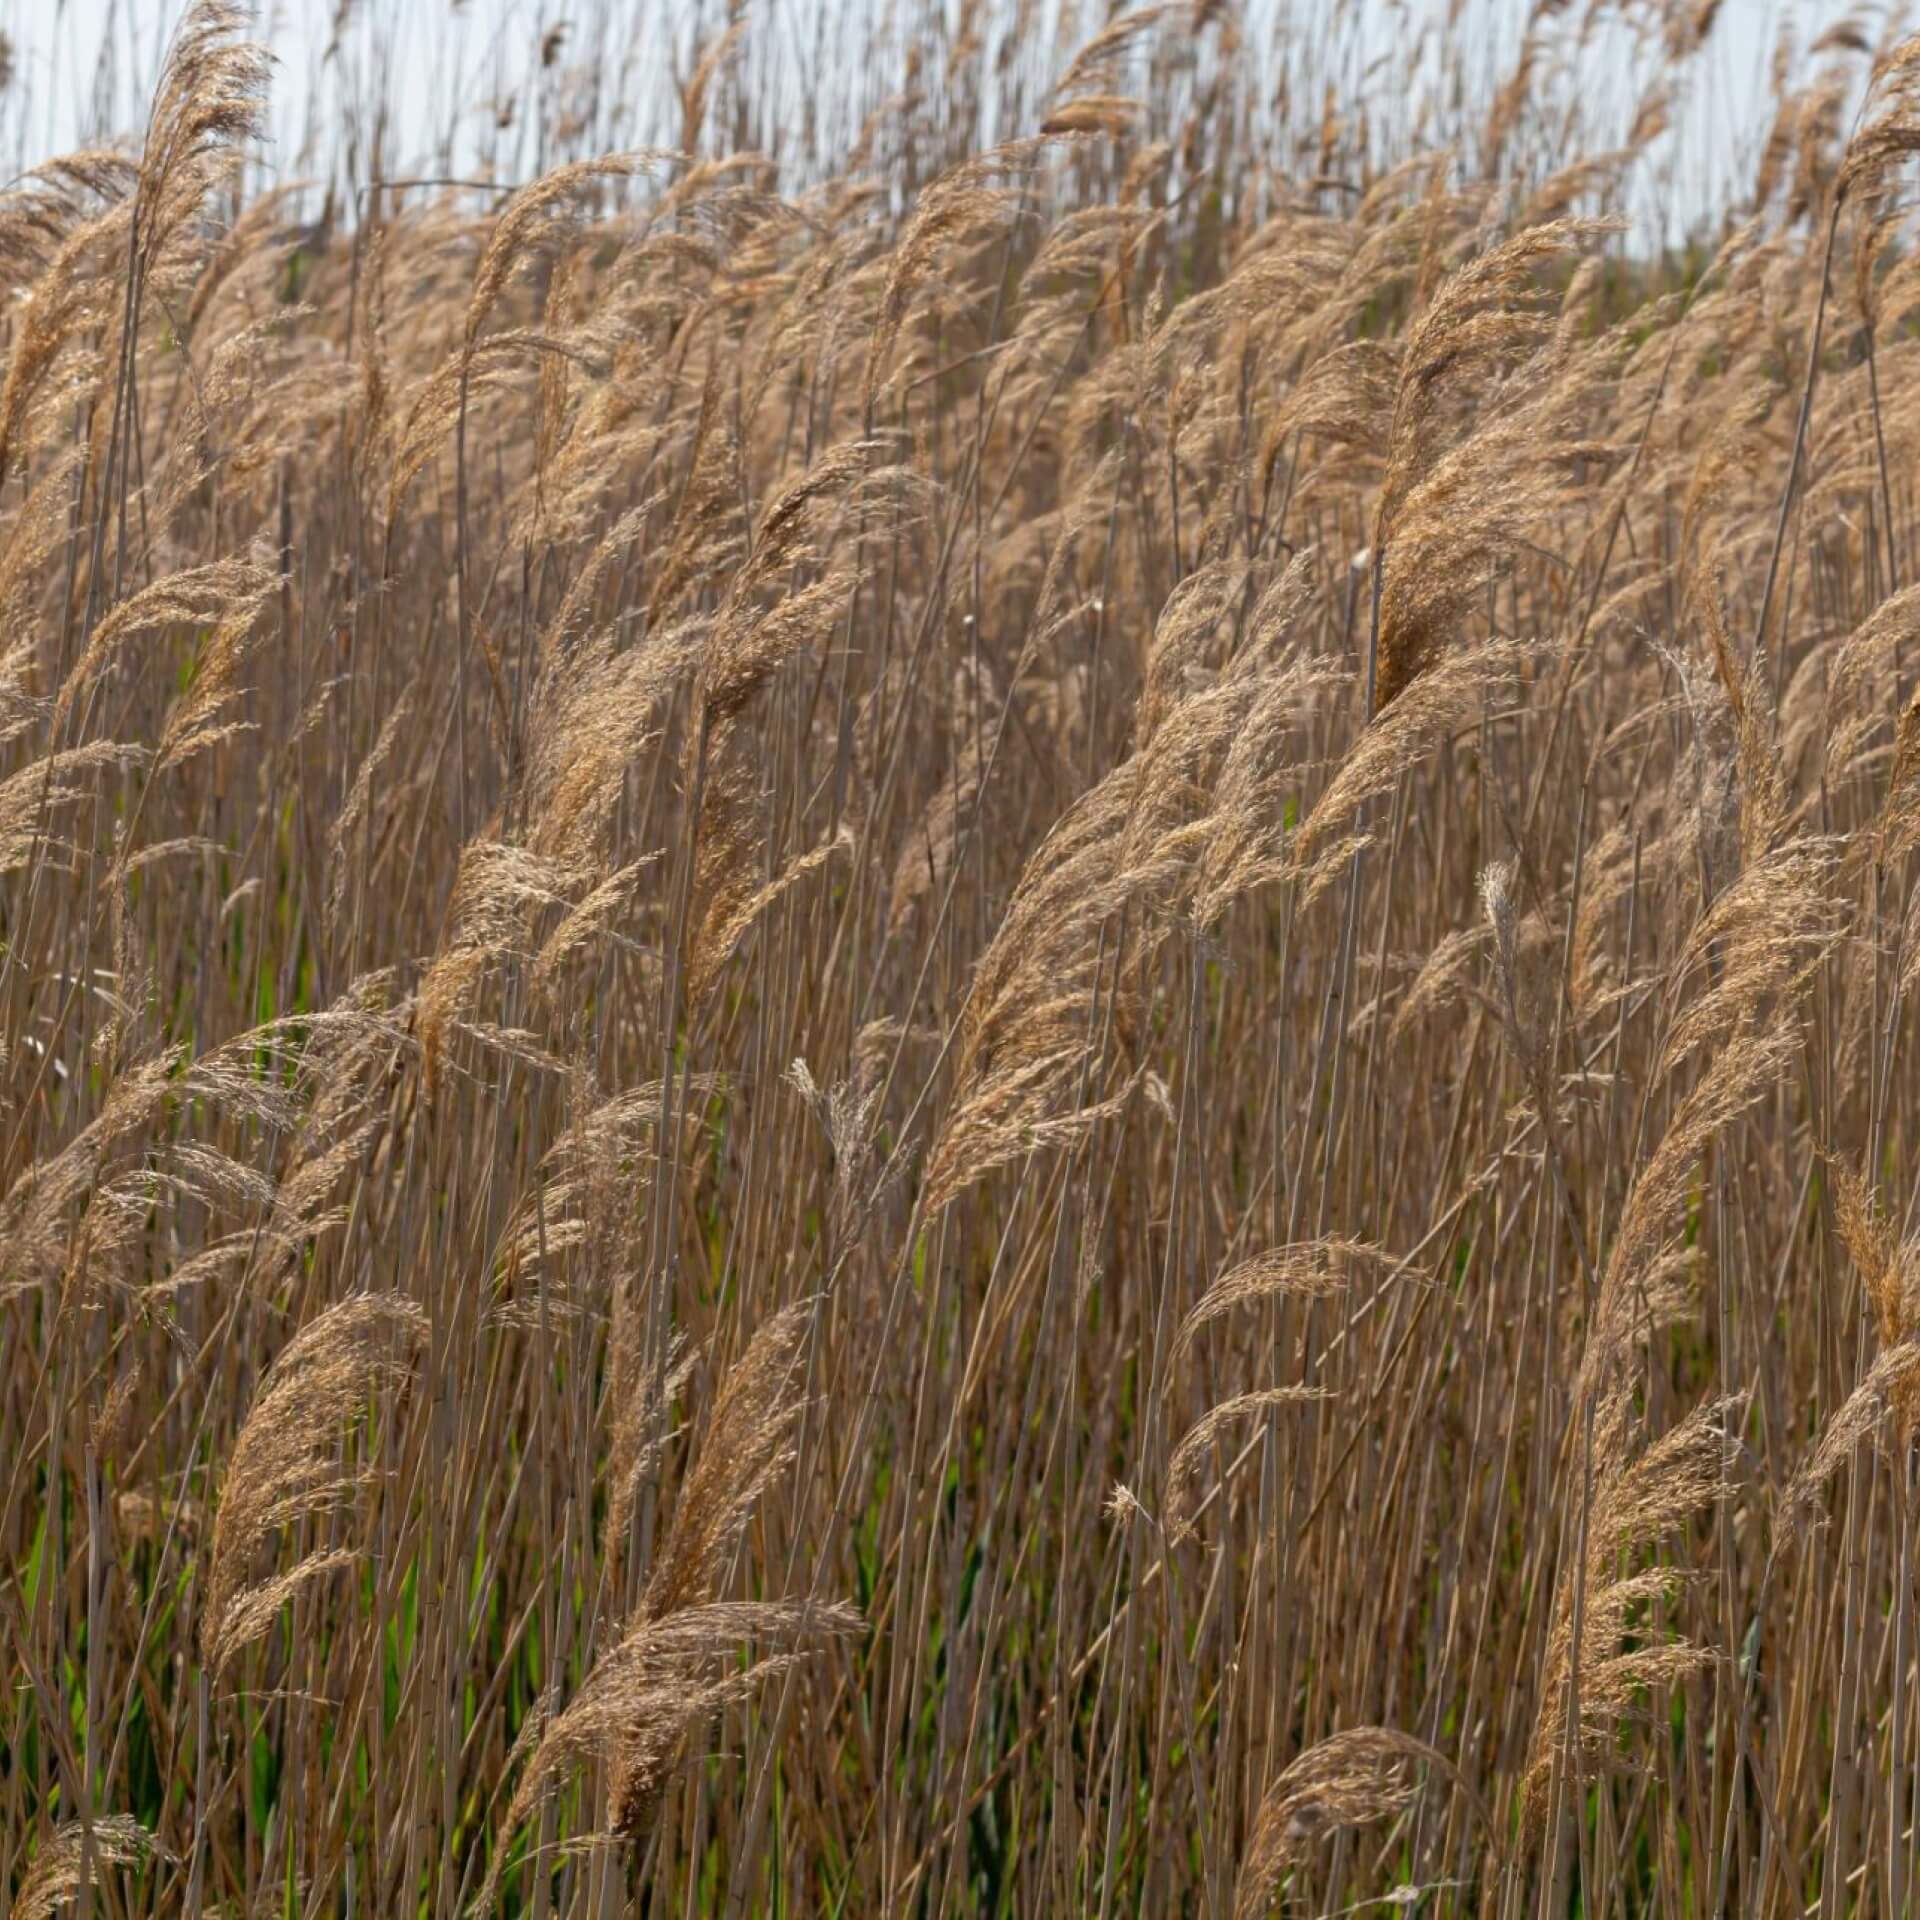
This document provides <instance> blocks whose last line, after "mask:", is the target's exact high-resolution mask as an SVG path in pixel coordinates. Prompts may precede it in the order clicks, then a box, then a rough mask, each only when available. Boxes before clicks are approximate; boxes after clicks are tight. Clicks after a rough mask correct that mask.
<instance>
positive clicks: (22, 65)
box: [0, 0, 1847, 217]
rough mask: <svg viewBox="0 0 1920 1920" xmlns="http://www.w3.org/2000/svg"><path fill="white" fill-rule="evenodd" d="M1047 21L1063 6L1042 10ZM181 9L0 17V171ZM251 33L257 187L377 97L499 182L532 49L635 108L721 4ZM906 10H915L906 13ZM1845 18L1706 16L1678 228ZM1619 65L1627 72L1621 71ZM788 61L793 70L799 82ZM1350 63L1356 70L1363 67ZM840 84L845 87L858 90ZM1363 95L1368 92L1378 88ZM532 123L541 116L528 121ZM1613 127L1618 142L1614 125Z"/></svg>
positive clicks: (50, 0) (789, 27)
mask: <svg viewBox="0 0 1920 1920" xmlns="http://www.w3.org/2000/svg"><path fill="white" fill-rule="evenodd" d="M1053 3H1054V5H1058V4H1060V0H1053ZM182 4H183V0H0V27H4V28H5V30H6V31H7V33H8V34H9V36H10V37H11V40H12V42H13V47H14V59H15V78H14V81H13V85H12V87H11V88H10V89H9V91H8V92H7V93H6V94H5V95H4V96H0V165H4V166H5V167H7V168H10V169H13V170H18V169H20V168H23V167H26V166H30V165H32V164H34V163H36V162H37V161H40V160H43V159H46V158H48V157H50V156H51V155H53V154H56V153H60V152H64V151H67V150H69V149H71V148H73V147H75V146H78V145H80V144H82V143H83V142H84V141H85V139H86V138H87V137H88V136H89V135H90V134H92V133H94V132H96V131H99V130H100V129H101V128H102V127H106V128H113V129H118V130H125V129H126V128H128V127H131V126H134V125H137V124H138V122H139V119H140V117H141V115H140V103H142V102H143V101H144V99H145V98H146V96H147V94H148V93H149V92H150V90H151V86H152V80H153V75H154V73H155V71H156V68H157V66H158V63H159V59H160V56H161V53H162V50H163V48H164V46H165V43H166V39H167V36H168V34H169V33H170V32H171V30H172V28H173V26H174V24H175V23H176V21H177V20H178V18H179V15H180V12H181V10H182ZM259 4H260V6H261V8H262V16H263V22H262V26H263V33H264V37H265V38H266V39H267V41H268V43H269V44H270V45H271V46H272V48H273V50H274V52H275V54H276V56H277V58H278V60H279V63H280V64H279V67H278V70H277V74H276V80H275V97H274V113H273V136H274V137H273V140H272V142H271V145H270V147H269V149H268V151H267V152H266V153H264V154H263V155H262V156H261V160H262V164H263V165H264V166H265V168H266V169H267V170H268V171H269V172H270V173H275V174H280V175H284V176H289V177H293V176H304V175H307V174H310V173H311V172H312V171H314V170H315V168H316V167H324V166H326V165H329V164H331V163H332V162H333V160H334V159H335V158H336V157H337V139H338V135H339V131H340V128H341V125H342V103H343V102H359V103H361V104H363V105H364V103H365V102H367V101H368V100H370V99H371V98H373V97H374V96H375V94H376V93H377V92H378V91H379V90H380V89H381V88H384V89H385V91H386V96H387V99H388V102H389V111H390V117H391V124H392V127H393V130H394V133H395V135H396V136H397V137H396V138H395V140H394V142H393V147H392V149H390V150H389V152H388V154H387V156H386V161H387V167H388V170H389V172H392V171H393V170H394V169H395V168H397V167H398V168H404V167H409V166H416V167H417V166H422V165H426V166H432V165H433V164H435V163H436V162H439V161H443V160H445V159H446V158H447V155H448V148H449V139H448V134H449V129H454V130H455V131H454V133H453V138H452V143H451V144H452V155H451V164H453V165H454V166H455V167H456V168H459V169H463V170H464V169H465V168H467V167H469V166H472V167H475V168H479V169H481V170H486V169H488V168H490V169H491V170H492V171H493V172H494V174H495V175H496V177H506V178H515V177H520V176H521V175H522V174H523V173H524V171H525V170H526V169H527V168H528V167H530V166H531V165H532V164H533V162H534V161H535V159H536V158H537V156H536V155H535V154H533V153H532V152H530V151H529V149H528V146H527V144H526V143H527V141H528V140H529V138H530V136H529V135H528V134H527V132H526V131H525V129H526V126H527V125H528V124H530V122H529V120H528V117H527V116H525V115H524V114H523V115H522V116H521V124H520V125H519V126H516V127H515V128H514V129H513V130H512V131H511V132H509V133H507V134H504V135H503V134H501V133H499V132H498V131H497V130H496V129H495V128H494V126H493V123H492V120H491V117H490V116H489V115H488V113H487V112H486V109H485V103H486V102H487V101H488V100H489V99H491V98H494V97H507V96H513V95H519V96H521V98H522V100H524V97H525V93H526V89H527V85H528V79H529V76H530V75H535V76H537V75H538V72H539V67H538V58H537V49H538V48H539V46H540V43H541V40H542V37H543V36H544V35H545V33H546V32H547V30H548V29H549V28H550V27H552V26H553V25H555V24H556V23H558V22H561V21H567V20H569V19H571V21H572V22H573V23H574V39H573V43H572V45H571V46H570V47H569V49H568V58H569V59H570V60H573V61H576V62H578V61H580V60H582V59H586V60H590V61H594V62H596V63H597V64H598V65H599V67H600V68H601V69H602V70H603V71H604V72H605V74H606V77H607V81H608V87H609V90H610V92H612V93H613V94H615V95H630V96H632V97H634V98H635V100H636V101H637V100H638V98H639V97H640V96H643V95H651V96H652V97H653V98H654V99H655V100H661V99H668V100H670V99H671V98H672V94H671V80H670V68H671V65H672V61H671V56H670V49H671V48H672V47H673V46H674V45H676V44H678V45H679V46H681V47H684V46H685V45H686V43H687V40H688V37H689V35H690V33H691V32H692V30H693V28H694V26H695V25H696V24H701V25H704V27H705V28H706V29H707V30H709V31H711V30H712V28H713V26H714V24H715V23H716V21H718V20H720V19H722V18H724V9H723V7H722V6H721V4H719V0H461V3H460V4H454V3H452V0H346V4H345V5H344V6H343V0H259ZM919 4H920V0H914V5H915V6H916V8H917V6H918V5H919ZM1329 4H1330V5H1332V6H1334V7H1336V8H1338V9H1340V13H1339V18H1340V20H1341V23H1342V24H1341V29H1340V31H1341V34H1342V36H1343V37H1344V39H1345V41H1346V43H1347V49H1346V57H1345V59H1344V60H1343V62H1342V64H1343V66H1345V67H1347V68H1352V67H1353V66H1354V65H1355V64H1356V59H1355V56H1356V54H1357V53H1364V52H1366V51H1371V50H1373V49H1375V48H1377V50H1378V52H1379V53H1380V54H1381V55H1384V56H1387V57H1388V58H1387V59H1386V60H1384V61H1383V62H1382V65H1383V68H1384V67H1388V66H1390V65H1391V56H1392V55H1393V53H1394V52H1395V50H1396V49H1399V48H1402V47H1404V46H1405V45H1406V44H1407V41H1408V38H1409V36H1412V37H1414V38H1415V39H1417V38H1418V37H1419V36H1420V35H1421V34H1422V33H1423V32H1426V33H1431V32H1432V31H1433V30H1434V28H1435V26H1436V24H1437V23H1438V22H1439V20H1440V19H1441V18H1442V17H1443V16H1444V15H1445V14H1446V12H1447V11H1448V7H1449V0H1321V5H1323V6H1324V5H1329ZM889 5H890V0H751V4H750V6H749V8H748V21H749V28H748V30H749V33H750V34H752V35H753V36H755V38H756V39H759V40H760V43H761V46H762V49H763V50H764V49H765V48H767V47H773V48H775V49H777V50H779V51H781V52H783V53H784V52H786V51H788V50H792V51H793V52H794V53H795V54H796V55H797V54H798V53H799V52H801V51H802V50H804V48H805V47H806V46H808V45H810V44H811V43H812V40H813V32H814V29H815V27H816V26H818V25H819V24H820V22H821V20H822V17H823V15H824V18H825V19H826V20H828V21H830V22H832V23H833V27H834V32H835V33H836V34H837V35H838V36H839V40H840V44H858V43H859V36H857V35H854V34H850V33H849V32H848V31H847V29H846V25H845V23H846V22H847V21H848V20H849V19H850V18H858V17H860V16H861V15H862V14H863V12H867V11H869V10H873V9H877V10H878V12H877V15H876V16H875V17H884V15H885V13H886V12H887V10H888V8H889ZM1453 7H1454V10H1455V11H1456V13H1457V15H1458V22H1457V25H1456V28H1455V31H1456V33H1457V34H1459V35H1460V36H1461V37H1462V42H1463V44H1465V45H1466V46H1467V47H1468V48H1470V49H1471V61H1470V64H1471V66H1472V67H1473V69H1474V71H1476V72H1478V73H1483V74H1487V75H1491V76H1493V77H1495V78H1497V77H1498V76H1499V75H1501V74H1502V73H1504V72H1505V71H1506V70H1507V69H1508V68H1509V67H1510V65H1511V62H1512V58H1513V55H1514V52H1515V51H1516V50H1517V48H1518V45H1519V42H1520V37H1521V33H1522V31H1523V29H1524V25H1525V21H1526V17H1527V0H1453ZM343 11H344V12H345V13H347V14H349V15H350V16H351V22H352V24H351V27H350V30H349V32H348V33H347V35H346V36H345V38H344V40H342V41H341V42H340V45H339V47H338V49H337V50H336V51H335V52H334V53H333V54H332V55H331V56H330V55H329V51H328V50H329V47H330V44H332V43H333V42H334V40H335V31H334V29H335V21H336V18H337V17H338V16H339V15H340V14H341V13H342V12H343ZM1319 11H1320V8H1319V7H1318V6H1316V4H1315V0H1243V4H1242V7H1241V12H1242V15H1243V17H1244V18H1245V19H1246V22H1247V56H1246V57H1248V58H1251V59H1253V60H1255V61H1257V62H1260V63H1261V67H1260V70H1261V71H1262V72H1266V71H1270V70H1271V69H1272V63H1273V62H1274V61H1275V60H1276V59H1278V58H1279V57H1280V55H1279V54H1278V53H1277V52H1276V49H1278V48H1280V47H1282V46H1283V45H1284V44H1285V43H1286V42H1287V40H1288V38H1289V36H1290V35H1292V36H1293V37H1294V38H1295V39H1296V40H1297V39H1299V38H1300V37H1301V35H1300V34H1299V32H1298V30H1297V23H1298V22H1299V21H1300V20H1301V18H1302V17H1303V16H1307V17H1310V16H1312V15H1314V14H1315V13H1318V12H1319ZM1845 11H1847V8H1846V6H1845V5H1844V3H1843V0H1723V4H1722V6H1721V9H1720V15H1719V20H1718V23H1717V25H1716V27H1715V29H1714V33H1713V37H1712V39H1711V41H1710V42H1709V44H1708V47H1707V50H1706V52H1705V54H1704V55H1703V56H1702V57H1701V58H1699V59H1698V60H1696V61H1695V62H1694V63H1693V64H1692V66H1691V67H1690V69H1689V86H1690V88H1691V95H1692V97H1691V99H1690V100H1689V101H1688V102H1687V103H1686V105H1685V107H1684V110H1683V111H1682V112H1681V113H1679V114H1677V115H1676V129H1677V130H1676V132H1675V134H1674V136H1673V151H1672V154H1671V161H1672V164H1671V166H1670V168H1668V169H1666V171H1667V172H1668V173H1669V175H1670V177H1671V178H1672V179H1673V180H1676V181H1679V182H1682V183H1684V184H1683V185H1682V186H1681V187H1680V188H1679V189H1678V190H1679V191H1680V192H1682V193H1683V194H1685V195H1686V196H1687V197H1688V198H1689V199H1690V200H1691V201H1692V202H1693V203H1694V204H1692V205H1689V206H1688V207H1686V208H1685V209H1683V210H1682V213H1683V217H1691V216H1692V215H1694V214H1697V213H1698V212H1700V211H1703V210H1705V209H1708V208H1712V207H1714V206H1717V205H1719V204H1721V203H1722V201H1723V199H1724V196H1725V195H1726V194H1727V193H1728V192H1729V191H1730V190H1732V189H1733V188H1734V186H1735V184H1736V183H1738V182H1741V181H1744V180H1746V179H1748V178H1750V177H1751V161H1752V156H1753V153H1754V151H1755V150H1756V147H1757V143H1758V141H1759V139H1760V137H1761V135H1762V133H1763V132H1764V127H1765V122H1766V118H1767V114H1768V111H1769V105H1770V91H1769V85H1768V76H1769V67H1770V62H1771V57H1772V50H1773V48H1774V46H1775V44H1776V42H1777V40H1778V37H1779V33H1780V29H1781V27H1782V26H1783V24H1787V23H1791V26H1792V28H1793V31H1794V35H1795V39H1796V42H1797V44H1798V45H1799V46H1801V47H1805V46H1806V45H1808V44H1809V43H1810V42H1811V41H1812V40H1813V39H1814V38H1815V37H1816V36H1817V34H1818V33H1819V32H1820V31H1821V29H1822V28H1823V27H1825V26H1827V25H1830V24H1831V23H1832V22H1834V21H1835V20H1837V19H1839V18H1840V17H1841V16H1842V14H1843V13H1844V12H1845ZM1104 13H1105V6H1104V0H1082V6H1081V15H1082V17H1083V18H1085V19H1090V20H1096V21H1097V20H1098V19H1099V18H1101V17H1103V16H1104ZM595 20H598V21H599V22H600V23H601V24H600V29H599V30H600V32H601V34H602V35H604V36H605V38H604V39H603V40H601V41H600V42H598V43H596V44H590V45H583V44H582V40H581V36H582V34H591V33H592V31H593V29H592V27H591V26H589V25H588V24H586V23H589V22H592V21H595ZM103 45H104V46H109V47H111V48H112V50H113V59H112V61H111V63H110V67H109V79H110V85H109V87H108V89H107V93H106V97H105V98H104V99H103V97H102V88H101V74H102V64H101V60H100V50H101V48H102V47H103ZM1622 59H1623V62H1624V55H1623V56H1622ZM798 64H799V63H798V61H797V59H796V61H795V62H794V65H795V67H796V69H797V67H798ZM1357 64H1359V65H1360V66H1361V67H1363V68H1364V66H1365V65H1366V64H1369V63H1368V62H1367V61H1366V60H1365V59H1364V58H1362V59H1360V60H1359V61H1358V62H1357ZM1593 64H1594V65H1596V66H1597V67H1599V68H1600V69H1602V70H1601V71H1597V72H1595V73H1593V74H1592V75H1591V76H1589V75H1588V74H1586V73H1585V72H1582V73H1581V75H1580V76H1579V85H1580V87H1581V89H1582V90H1583V92H1584V91H1587V90H1589V88H1590V89H1591V91H1592V92H1593V93H1595V94H1596V95H1597V96H1604V95H1606V94H1607V93H1608V91H1609V90H1612V91H1613V92H1616V93H1618V94H1619V95H1620V98H1621V101H1622V103H1623V107H1624V110H1625V115H1626V116H1628V117H1630V100H1629V95H1630V94H1631V93H1632V92H1633V91H1634V90H1635V88H1636V87H1637V86H1638V85H1640V84H1643V83H1644V81H1645V79H1646V78H1647V71H1646V69H1645V68H1644V67H1643V68H1642V69H1641V70H1640V71H1639V72H1638V73H1636V74H1628V73H1626V72H1624V71H1613V70H1609V68H1610V63H1609V61H1608V60H1607V59H1605V58H1598V59H1596V60H1595V61H1594V62H1593ZM855 84H857V76H856V78H855ZM1376 84H1378V82H1377V81H1376ZM638 111H639V109H638V107H637V106H636V109H635V112H636V119H635V121H634V122H633V123H632V124H630V125H627V126H623V127H621V128H619V129H618V130H617V131H618V134H619V137H620V140H621V142H622V143H623V144H624V143H626V142H629V141H631V142H635V143H638V142H642V141H645V140H647V139H649V138H657V137H659V136H660V134H661V132H662V129H660V128H658V127H655V126H650V125H645V124H641V123H640V122H639V120H638V118H637V115H638ZM532 118H533V119H534V120H537V118H538V116H533V117H532ZM1621 124H1622V125H1624V124H1625V118H1624V117H1623V118H1622V121H1621Z"/></svg>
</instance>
